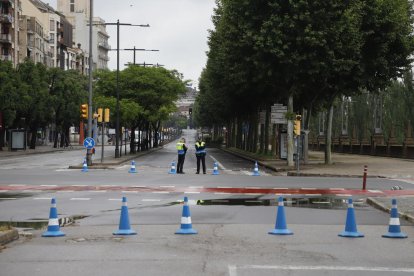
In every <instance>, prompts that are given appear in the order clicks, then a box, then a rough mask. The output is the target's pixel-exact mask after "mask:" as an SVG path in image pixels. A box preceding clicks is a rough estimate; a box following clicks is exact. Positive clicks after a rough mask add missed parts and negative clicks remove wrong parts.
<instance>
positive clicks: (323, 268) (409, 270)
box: [228, 265, 414, 276]
mask: <svg viewBox="0 0 414 276" xmlns="http://www.w3.org/2000/svg"><path fill="white" fill-rule="evenodd" d="M228 268H229V275H230V276H237V270H238V269H239V270H242V269H252V270H254V269H256V270H259V269H261V270H275V271H277V270H304V271H309V270H316V271H318V270H319V271H338V270H340V271H365V272H405V273H413V272H414V268H394V267H363V266H295V265H242V266H235V265H229V266H228Z"/></svg>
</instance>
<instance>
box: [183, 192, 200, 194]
mask: <svg viewBox="0 0 414 276" xmlns="http://www.w3.org/2000/svg"><path fill="white" fill-rule="evenodd" d="M184 193H185V194H199V193H200V192H184Z"/></svg>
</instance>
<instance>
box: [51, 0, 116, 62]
mask: <svg viewBox="0 0 414 276" xmlns="http://www.w3.org/2000/svg"><path fill="white" fill-rule="evenodd" d="M57 10H58V11H59V12H61V13H62V14H64V15H65V17H66V19H67V20H68V21H69V22H70V23H71V24H72V25H73V39H74V41H75V42H76V43H80V44H81V48H82V49H84V50H85V51H88V50H89V26H88V25H89V11H90V6H89V0H58V1H57ZM93 25H94V26H93V31H92V49H93V57H92V58H93V67H94V68H93V69H94V70H96V69H107V68H108V61H109V56H108V51H110V49H111V47H110V46H109V44H108V39H109V35H108V33H107V32H106V26H105V21H104V20H103V19H102V18H100V17H94V18H93Z"/></svg>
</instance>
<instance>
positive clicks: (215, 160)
mask: <svg viewBox="0 0 414 276" xmlns="http://www.w3.org/2000/svg"><path fill="white" fill-rule="evenodd" d="M209 156H210V158H211V159H213V161H214V162H216V163H217V165H218V166H219V168H221V169H222V170H227V169H226V168H225V167H224V166H223V164H221V163H220V162H219V161H217V159H216V158H214V156H213V155H211V154H210V155H209Z"/></svg>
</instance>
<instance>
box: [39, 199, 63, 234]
mask: <svg viewBox="0 0 414 276" xmlns="http://www.w3.org/2000/svg"><path fill="white" fill-rule="evenodd" d="M51 205H52V206H51V207H50V213H49V223H48V226H47V231H46V232H43V234H42V237H62V236H65V233H63V232H61V231H60V228H59V219H58V212H57V209H56V199H55V198H52V202H51Z"/></svg>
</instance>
